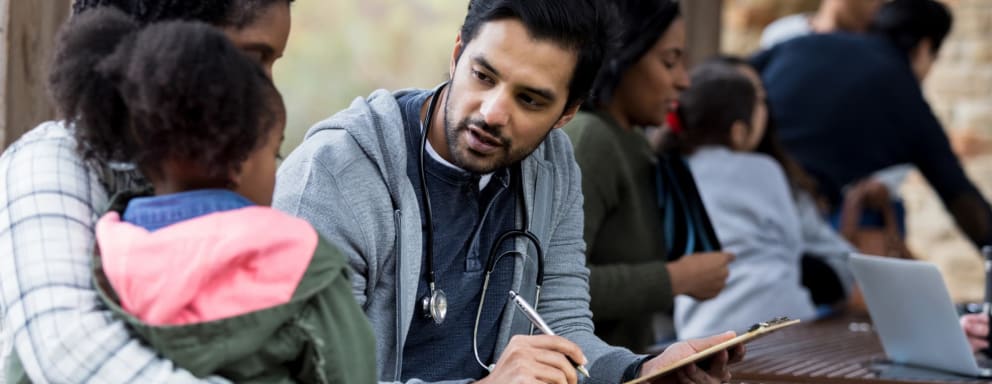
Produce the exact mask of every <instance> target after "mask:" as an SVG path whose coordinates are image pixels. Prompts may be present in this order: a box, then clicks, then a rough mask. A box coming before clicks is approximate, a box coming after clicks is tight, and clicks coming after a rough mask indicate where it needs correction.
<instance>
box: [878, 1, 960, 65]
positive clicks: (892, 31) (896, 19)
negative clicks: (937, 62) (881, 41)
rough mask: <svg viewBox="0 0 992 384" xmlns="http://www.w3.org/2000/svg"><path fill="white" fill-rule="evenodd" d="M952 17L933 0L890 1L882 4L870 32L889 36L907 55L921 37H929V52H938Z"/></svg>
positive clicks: (943, 6) (942, 6) (945, 7)
mask: <svg viewBox="0 0 992 384" xmlns="http://www.w3.org/2000/svg"><path fill="white" fill-rule="evenodd" d="M952 22H953V19H952V17H951V12H950V11H948V10H947V6H945V5H943V4H941V3H939V2H937V1H934V0H893V1H890V2H887V3H885V4H884V5H882V8H881V9H879V11H878V14H876V15H875V19H874V21H872V25H871V32H872V33H874V34H877V35H881V36H883V37H885V38H887V39H889V40H890V41H891V42H892V43H893V44H895V45H896V46H897V47H899V49H901V50H902V51H903V52H906V53H907V54H909V53H910V52H911V51H912V50H913V49H914V48H916V46H918V45H919V44H920V41H922V40H923V39H930V43H931V44H932V47H931V48H932V51H933V53H937V52H938V51H940V46H941V45H942V44H943V43H944V38H946V37H947V34H948V33H949V32H950V31H951V23H952Z"/></svg>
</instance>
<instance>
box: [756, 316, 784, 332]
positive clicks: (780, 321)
mask: <svg viewBox="0 0 992 384" xmlns="http://www.w3.org/2000/svg"><path fill="white" fill-rule="evenodd" d="M790 321H792V319H790V318H789V317H788V316H782V317H776V318H774V319H771V320H768V321H762V322H760V323H755V324H754V325H752V326H751V328H748V330H747V331H748V333H750V332H754V331H757V330H760V329H763V328H771V327H774V326H776V325H779V324H784V323H788V322H790Z"/></svg>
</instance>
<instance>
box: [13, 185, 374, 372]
mask: <svg viewBox="0 0 992 384" xmlns="http://www.w3.org/2000/svg"><path fill="white" fill-rule="evenodd" d="M124 199H125V200H123V201H126V197H125V198H124ZM121 201H122V200H120V199H115V203H114V207H123V206H124V205H125V204H122V203H121ZM117 211H121V210H120V209H117ZM93 260H94V265H93V267H94V269H93V277H94V286H95V287H96V290H97V292H98V293H99V295H100V298H101V299H102V302H103V303H104V304H105V305H106V306H107V307H109V308H110V310H111V311H112V312H113V313H114V314H115V315H116V316H118V317H119V318H120V319H122V320H123V321H124V322H125V323H126V324H127V325H128V326H129V328H130V329H131V330H133V331H134V332H135V334H136V335H137V337H139V338H141V339H142V340H143V341H145V342H146V343H147V344H149V345H150V346H151V348H153V349H155V350H156V351H158V352H159V353H161V354H162V356H164V357H165V358H167V359H169V360H171V361H173V362H174V363H176V364H177V365H178V366H180V367H182V368H184V369H186V370H188V371H190V373H192V374H193V375H195V376H197V377H206V376H214V375H216V376H221V377H224V378H227V379H229V380H231V381H233V382H236V383H296V382H300V383H375V382H377V377H376V369H375V338H374V336H373V334H372V328H371V326H370V325H369V322H368V320H367V319H366V317H365V315H364V312H363V311H362V308H361V307H359V306H358V304H357V302H356V301H355V298H354V297H353V296H352V294H351V282H350V279H349V276H348V274H349V269H348V265H347V260H346V259H345V257H344V256H343V255H342V254H341V252H340V251H338V249H337V248H335V247H334V246H332V245H330V244H329V243H327V242H326V241H324V240H323V239H319V240H318V244H317V248H316V250H315V251H314V255H313V258H312V259H311V261H310V264H309V266H308V267H307V269H306V271H305V272H304V274H303V277H302V278H301V279H300V283H299V284H298V286H297V287H296V290H295V291H294V293H293V295H292V297H291V299H290V300H289V301H288V302H286V303H284V304H280V305H277V306H274V307H270V308H266V309H263V310H258V311H254V312H249V313H246V314H243V315H238V316H235V317H229V318H224V319H220V320H215V321H209V322H203V323H194V324H187V325H179V326H152V325H149V324H146V323H144V322H142V321H141V320H139V319H138V318H136V317H134V316H132V315H131V314H129V313H127V312H126V311H125V310H124V309H123V308H121V306H120V305H119V304H118V303H119V300H118V298H117V295H116V293H115V292H114V290H113V288H112V287H111V284H110V282H109V281H108V279H107V277H106V275H105V274H104V271H103V266H102V263H101V259H100V257H99V255H95V257H94V259H93ZM8 369H9V370H8V373H7V374H8V380H9V382H10V383H28V382H29V381H28V378H27V376H26V375H24V372H23V369H22V368H21V366H20V362H19V361H18V360H17V358H16V354H15V356H12V358H11V359H10V365H9V366H8Z"/></svg>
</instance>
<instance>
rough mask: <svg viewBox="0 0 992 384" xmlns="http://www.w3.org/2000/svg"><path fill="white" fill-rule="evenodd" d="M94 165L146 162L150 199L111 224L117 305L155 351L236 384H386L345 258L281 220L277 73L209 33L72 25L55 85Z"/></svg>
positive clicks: (110, 288)
mask: <svg viewBox="0 0 992 384" xmlns="http://www.w3.org/2000/svg"><path fill="white" fill-rule="evenodd" d="M50 83H51V88H52V91H53V94H54V96H55V98H56V99H57V100H60V102H59V104H60V110H61V112H62V113H63V114H64V116H66V117H67V119H68V120H69V121H70V122H71V123H72V124H74V127H75V128H74V129H75V136H76V137H77V138H78V140H79V145H80V150H81V152H82V153H83V154H84V156H85V157H86V158H89V159H95V160H99V161H104V162H128V163H133V164H135V165H136V166H137V167H138V168H139V169H140V170H141V172H142V174H143V175H145V177H146V178H148V180H149V181H150V182H151V185H152V187H153V188H152V189H153V190H152V191H150V192H151V194H150V195H147V194H146V195H140V194H139V195H130V196H118V197H116V198H114V199H113V203H112V207H111V210H110V212H109V213H107V214H106V215H105V216H103V217H102V218H101V219H100V220H99V221H98V222H97V225H96V238H97V247H98V252H97V254H98V255H97V256H96V257H95V264H94V265H95V273H94V276H95V279H96V286H97V289H98V291H99V292H100V294H101V297H102V299H103V301H104V302H105V303H106V304H107V305H108V306H109V307H110V308H111V309H112V310H113V311H114V313H115V314H116V315H118V316H119V317H121V318H123V319H124V320H125V322H126V323H127V324H128V325H129V326H130V327H131V328H132V329H133V331H135V332H136V333H137V334H138V335H140V337H141V338H142V339H143V340H144V341H146V342H147V343H148V344H149V345H150V346H151V347H152V348H153V349H155V350H157V351H158V352H160V353H161V354H162V355H164V356H165V357H167V358H168V359H170V360H172V361H174V362H176V363H177V364H178V365H180V366H182V367H183V368H185V369H187V370H189V371H190V372H192V373H193V374H194V375H196V376H199V377H204V376H208V375H219V376H223V377H225V378H227V379H229V380H233V381H236V382H266V383H270V382H290V381H292V382H318V383H330V382H348V383H352V382H355V383H370V382H375V381H376V377H375V357H374V356H375V353H374V345H375V344H374V343H375V342H374V338H373V335H372V332H371V327H370V326H369V324H368V321H367V319H366V318H365V317H364V315H363V312H362V309H361V308H360V307H359V306H358V304H357V303H356V301H355V299H354V297H353V296H352V294H351V285H350V283H349V281H348V270H347V268H348V267H347V264H346V259H345V258H344V256H343V255H342V254H341V253H340V252H339V251H338V250H337V249H335V248H334V247H333V246H331V245H329V244H327V243H326V242H324V241H323V240H321V239H320V238H319V236H318V235H317V233H316V231H315V230H314V229H313V228H312V227H311V226H310V225H309V224H307V223H306V222H305V221H303V220H301V219H298V218H294V217H291V216H289V215H286V214H284V213H281V212H278V211H276V210H274V209H271V208H269V207H268V205H269V204H270V203H271V201H272V192H273V188H274V184H275V172H276V167H277V158H278V149H279V146H280V144H281V142H282V136H283V130H284V127H285V107H284V105H283V103H282V99H281V96H280V95H279V93H278V91H277V90H276V89H275V87H274V85H273V84H272V82H271V80H270V79H269V78H268V77H267V76H266V74H265V71H264V70H263V68H262V67H261V66H260V65H259V64H258V63H257V61H255V60H252V59H251V58H249V57H248V56H246V55H245V54H244V53H242V52H241V51H240V50H238V49H237V48H236V47H235V46H234V45H233V44H232V43H231V41H229V40H228V39H227V38H226V37H225V36H224V34H223V33H222V32H220V31H219V30H217V29H215V28H213V27H211V26H209V25H207V24H203V23H199V22H181V21H172V22H162V23H154V24H150V25H147V26H144V27H142V26H140V25H139V24H138V23H137V22H136V21H134V20H133V19H131V18H129V17H128V16H126V15H124V14H123V13H121V12H119V11H116V10H110V9H100V10H94V11H91V12H88V13H85V14H81V15H79V16H78V17H76V18H74V19H73V20H71V21H70V23H69V24H68V25H67V27H66V28H65V29H64V30H63V32H62V34H61V37H60V45H59V49H58V53H57V56H56V59H55V65H54V67H53V70H52V74H51V82H50Z"/></svg>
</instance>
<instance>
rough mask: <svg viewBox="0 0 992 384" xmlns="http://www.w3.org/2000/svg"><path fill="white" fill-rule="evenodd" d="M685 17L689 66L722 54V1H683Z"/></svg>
mask: <svg viewBox="0 0 992 384" xmlns="http://www.w3.org/2000/svg"><path fill="white" fill-rule="evenodd" d="M681 4H682V14H683V15H684V17H685V33H686V48H687V51H688V52H686V53H687V55H686V56H687V63H688V64H689V66H692V65H694V64H697V63H699V62H701V61H703V60H706V59H707V58H709V57H710V56H713V55H716V54H717V53H719V52H720V30H721V24H722V23H721V21H722V16H723V1H722V0H684V1H681Z"/></svg>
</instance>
